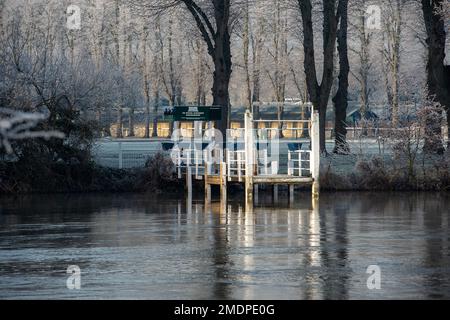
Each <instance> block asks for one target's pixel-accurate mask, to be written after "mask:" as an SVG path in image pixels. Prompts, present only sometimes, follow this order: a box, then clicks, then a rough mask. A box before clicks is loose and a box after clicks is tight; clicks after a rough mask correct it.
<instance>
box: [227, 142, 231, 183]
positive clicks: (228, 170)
mask: <svg viewBox="0 0 450 320" xmlns="http://www.w3.org/2000/svg"><path fill="white" fill-rule="evenodd" d="M230 153H231V151H230V150H228V149H227V177H228V181H231V157H230Z"/></svg>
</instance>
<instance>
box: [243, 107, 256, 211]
mask: <svg viewBox="0 0 450 320" xmlns="http://www.w3.org/2000/svg"><path fill="white" fill-rule="evenodd" d="M253 145H254V143H253V116H252V114H251V113H250V111H249V110H247V111H246V112H245V202H246V208H247V211H249V212H250V211H253V160H254V158H255V157H254V154H253V152H254V149H253Z"/></svg>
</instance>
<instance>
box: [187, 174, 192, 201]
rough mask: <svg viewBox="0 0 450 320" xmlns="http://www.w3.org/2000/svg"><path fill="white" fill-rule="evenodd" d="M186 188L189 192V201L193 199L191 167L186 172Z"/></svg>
mask: <svg viewBox="0 0 450 320" xmlns="http://www.w3.org/2000/svg"><path fill="white" fill-rule="evenodd" d="M186 187H187V191H188V199H192V167H190V166H188V167H187V170H186ZM191 202H192V200H191Z"/></svg>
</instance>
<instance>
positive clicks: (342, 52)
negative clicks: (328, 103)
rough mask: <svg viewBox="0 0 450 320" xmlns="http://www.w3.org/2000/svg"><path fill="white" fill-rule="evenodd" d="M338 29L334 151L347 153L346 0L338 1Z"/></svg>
mask: <svg viewBox="0 0 450 320" xmlns="http://www.w3.org/2000/svg"><path fill="white" fill-rule="evenodd" d="M338 12H339V17H340V21H341V23H340V29H339V33H338V50H339V88H338V91H337V93H336V95H335V97H334V98H333V102H334V112H335V146H334V150H333V152H334V153H338V154H348V153H349V152H350V148H349V146H348V143H347V138H346V136H347V129H346V123H345V120H346V118H347V105H348V101H347V98H348V74H349V73H350V66H349V62H348V44H347V31H348V0H341V1H340V2H339V8H338Z"/></svg>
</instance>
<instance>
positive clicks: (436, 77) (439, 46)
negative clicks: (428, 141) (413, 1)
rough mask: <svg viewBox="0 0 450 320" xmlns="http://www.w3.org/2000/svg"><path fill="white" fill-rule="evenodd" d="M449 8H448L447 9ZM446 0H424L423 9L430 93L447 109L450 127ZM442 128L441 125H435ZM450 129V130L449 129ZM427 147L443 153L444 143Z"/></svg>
mask: <svg viewBox="0 0 450 320" xmlns="http://www.w3.org/2000/svg"><path fill="white" fill-rule="evenodd" d="M446 8H447V9H446ZM446 10H448V2H447V3H446V1H445V0H422V11H423V16H424V20H425V28H426V33H427V39H426V44H427V46H428V61H427V83H428V90H429V95H430V97H431V98H432V99H436V100H437V101H438V102H439V103H440V104H441V105H442V106H443V107H444V108H445V110H446V111H447V124H448V126H449V128H450V66H448V65H445V41H446V31H445V20H444V18H443V17H445V15H444V16H442V15H440V14H439V13H444V14H445V12H448V11H446ZM435 128H436V129H435V130H439V132H440V130H441V126H440V125H437V126H435ZM449 131H450V130H449ZM449 144H450V140H449ZM426 149H428V150H430V151H431V150H432V151H434V152H438V153H441V152H442V151H443V148H442V145H439V144H435V145H428V146H426Z"/></svg>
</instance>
